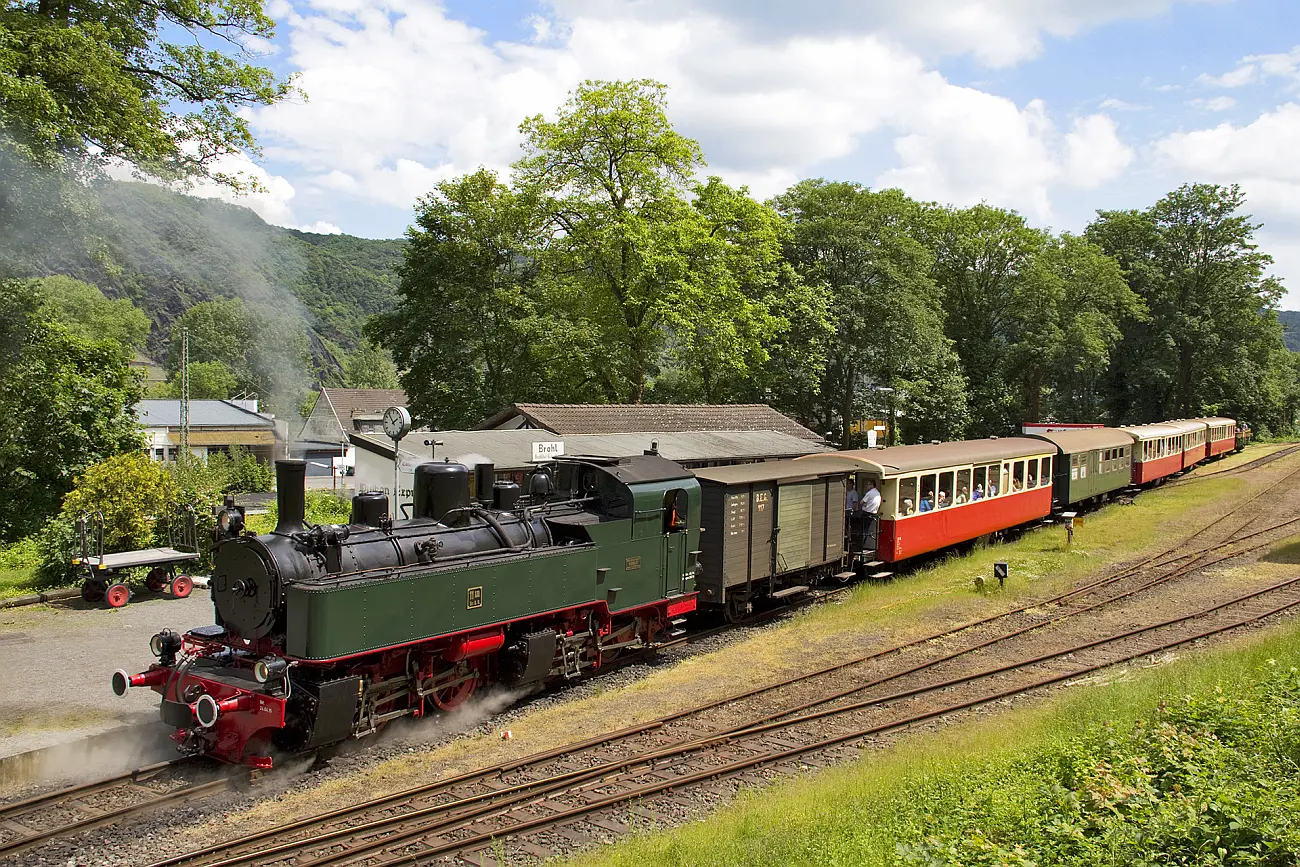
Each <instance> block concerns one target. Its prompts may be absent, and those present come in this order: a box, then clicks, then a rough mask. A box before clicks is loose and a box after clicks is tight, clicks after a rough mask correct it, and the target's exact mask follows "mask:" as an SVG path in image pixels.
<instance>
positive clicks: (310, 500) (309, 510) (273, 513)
mask: <svg viewBox="0 0 1300 867" xmlns="http://www.w3.org/2000/svg"><path fill="white" fill-rule="evenodd" d="M304 511H305V513H306V515H305V518H306V521H307V523H308V524H346V523H347V522H348V521H350V520H351V519H352V503H351V501H350V500H346V499H344V498H343V497H340V496H339V495H338V494H335V493H334V492H333V491H308V492H307V502H306V504H305V509H304ZM266 512H267V514H266V519H265V526H267V527H274V526H275V524H276V522H277V521H278V520H279V518H280V509H279V504H278V503H276V502H275V501H274V500H273V501H271V502H270V503H269V504H267V507H266Z"/></svg>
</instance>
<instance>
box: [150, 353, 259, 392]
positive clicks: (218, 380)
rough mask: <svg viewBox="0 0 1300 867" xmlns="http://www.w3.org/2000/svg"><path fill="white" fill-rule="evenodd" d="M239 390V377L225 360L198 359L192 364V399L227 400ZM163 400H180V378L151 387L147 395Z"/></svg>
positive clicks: (176, 377) (175, 377)
mask: <svg viewBox="0 0 1300 867" xmlns="http://www.w3.org/2000/svg"><path fill="white" fill-rule="evenodd" d="M238 390H239V379H238V378H237V377H236V376H235V373H234V371H232V370H231V369H230V366H229V365H227V364H226V363H225V362H224V361H196V362H191V364H190V399H191V400H225V399H227V398H229V397H232V396H233V395H234V394H235V393H236V392H237V391H238ZM146 396H147V397H150V398H157V399H161V400H179V399H180V396H181V385H180V380H179V378H178V375H177V376H173V377H172V378H171V379H169V380H167V381H166V382H162V383H159V384H157V385H155V386H154V387H153V388H151V389H149V393H148V394H147V395H146Z"/></svg>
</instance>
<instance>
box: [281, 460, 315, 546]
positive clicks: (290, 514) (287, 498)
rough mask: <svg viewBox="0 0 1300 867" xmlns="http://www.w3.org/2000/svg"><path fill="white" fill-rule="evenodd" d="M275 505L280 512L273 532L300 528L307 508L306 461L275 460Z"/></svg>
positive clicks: (294, 530)
mask: <svg viewBox="0 0 1300 867" xmlns="http://www.w3.org/2000/svg"><path fill="white" fill-rule="evenodd" d="M275 505H276V510H277V511H278V512H279V513H280V519H279V520H278V521H276V524H275V532H277V533H296V532H298V531H299V530H301V529H302V528H303V527H302V520H303V517H304V515H305V514H306V509H307V462H306V461H293V460H279V461H276V462H275Z"/></svg>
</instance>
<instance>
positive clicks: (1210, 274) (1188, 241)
mask: <svg viewBox="0 0 1300 867" xmlns="http://www.w3.org/2000/svg"><path fill="white" fill-rule="evenodd" d="M1244 206H1245V195H1244V194H1243V193H1242V192H1241V190H1240V189H1239V188H1238V187H1237V186H1235V185H1234V186H1230V187H1223V186H1217V185H1212V184H1186V185H1184V186H1182V187H1179V188H1178V189H1177V190H1174V191H1173V192H1171V193H1169V194H1168V195H1167V196H1165V197H1164V198H1162V199H1161V200H1160V201H1158V202H1157V203H1156V204H1155V205H1153V206H1152V207H1150V208H1148V209H1147V210H1145V211H1102V212H1100V213H1099V215H1098V218H1097V220H1096V221H1095V222H1094V223H1092V224H1091V225H1090V226H1089V227H1088V229H1087V232H1086V236H1087V237H1088V239H1089V240H1091V241H1092V242H1094V243H1095V244H1097V245H1098V246H1100V247H1101V248H1102V249H1104V250H1105V251H1106V252H1107V253H1109V254H1110V255H1111V256H1113V257H1114V258H1115V259H1116V260H1117V261H1118V262H1119V264H1120V266H1121V268H1123V270H1124V276H1125V278H1126V279H1127V280H1128V283H1129V286H1130V287H1131V288H1132V289H1133V291H1134V292H1136V293H1137V294H1138V295H1139V296H1141V298H1142V300H1143V301H1144V302H1145V304H1146V306H1147V308H1148V309H1149V311H1150V318H1149V319H1148V320H1147V321H1145V322H1144V323H1141V324H1140V325H1139V326H1138V327H1135V328H1132V329H1130V330H1129V331H1128V332H1127V333H1126V334H1125V337H1124V341H1123V343H1122V345H1121V347H1120V350H1119V352H1120V354H1121V356H1122V358H1123V364H1122V365H1119V366H1117V370H1116V372H1115V375H1114V377H1113V388H1112V397H1111V407H1112V415H1113V416H1114V417H1115V419H1116V420H1119V421H1130V422H1132V421H1153V420H1158V419H1161V418H1170V417H1187V416H1195V415H1201V414H1203V413H1206V412H1222V413H1228V414H1232V415H1236V416H1240V417H1243V418H1245V419H1246V420H1248V421H1251V422H1263V423H1264V424H1265V425H1266V426H1268V427H1270V428H1274V426H1281V427H1282V428H1288V429H1289V427H1290V426H1291V425H1292V424H1293V423H1294V419H1293V418H1287V417H1286V413H1285V410H1284V405H1285V402H1286V397H1285V395H1286V394H1287V392H1288V390H1289V388H1290V385H1291V383H1292V382H1293V381H1294V374H1293V372H1292V371H1291V369H1290V364H1289V358H1288V357H1287V356H1286V355H1285V347H1284V344H1283V343H1282V333H1281V326H1280V325H1279V323H1278V321H1277V316H1276V312H1275V311H1276V308H1277V304H1278V301H1279V299H1280V298H1281V296H1282V288H1281V285H1280V284H1279V283H1278V282H1277V281H1276V280H1275V279H1273V278H1271V277H1269V276H1267V275H1266V273H1265V271H1266V269H1267V267H1268V266H1269V265H1270V264H1271V263H1272V258H1271V257H1270V256H1268V255H1267V254H1265V253H1263V252H1261V251H1260V250H1259V249H1258V247H1257V245H1256V244H1255V242H1254V232H1255V230H1256V229H1258V228H1259V226H1258V225H1257V224H1255V223H1253V222H1252V220H1251V217H1250V216H1249V215H1247V214H1243V213H1241V211H1242V209H1243V208H1244Z"/></svg>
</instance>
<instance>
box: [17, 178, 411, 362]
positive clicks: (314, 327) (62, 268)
mask: <svg viewBox="0 0 1300 867" xmlns="http://www.w3.org/2000/svg"><path fill="white" fill-rule="evenodd" d="M86 234H87V235H89V236H90V237H91V238H92V241H93V242H94V243H92V244H89V245H86V247H79V248H76V249H75V251H74V252H71V253H68V252H64V251H60V250H49V251H42V252H43V253H46V255H43V256H41V257H39V258H38V259H36V260H35V261H33V262H32V263H31V267H30V270H29V273H32V274H41V275H48V274H67V275H70V276H73V277H76V278H78V279H81V280H84V281H85V282H87V283H90V284H92V285H95V286H98V287H99V288H100V289H102V290H103V291H104V293H105V294H106V295H108V296H109V297H115V298H128V299H130V300H131V301H132V302H133V303H134V304H135V305H136V306H137V307H139V308H140V309H142V310H144V311H145V312H146V313H147V314H148V315H149V317H150V319H151V320H152V321H153V323H154V325H153V328H152V330H151V331H150V334H149V338H148V342H147V351H148V354H150V355H151V356H153V357H154V358H155V359H156V360H158V361H162V360H163V359H164V358H166V357H167V353H168V349H169V346H168V343H169V340H170V338H171V334H170V330H171V324H172V322H173V321H174V320H175V319H176V318H177V317H179V316H180V315H181V314H183V313H184V312H185V311H186V310H187V309H189V308H191V307H192V306H194V305H195V304H198V303H200V302H204V301H216V300H222V299H231V298H240V299H242V300H244V301H245V302H247V303H248V304H249V305H250V306H251V307H252V308H254V309H255V310H262V311H264V310H268V309H270V310H277V311H279V312H280V313H282V314H286V315H289V316H292V317H297V318H299V319H300V320H301V323H302V325H303V326H304V327H305V331H306V336H307V340H308V343H309V349H310V355H311V362H312V368H313V370H312V371H310V372H311V373H314V374H315V377H316V378H317V379H319V380H321V381H324V382H327V383H329V382H333V381H337V379H338V377H339V375H340V371H341V369H342V366H343V364H344V361H345V353H346V352H350V351H352V350H354V349H356V347H357V345H358V343H359V342H360V340H361V327H362V325H363V324H364V322H365V320H366V319H367V318H368V317H369V316H371V315H372V314H375V313H379V312H382V311H385V310H388V309H390V308H391V307H392V305H393V299H394V295H395V291H396V284H397V280H396V276H395V273H394V272H395V269H396V267H397V265H398V264H399V263H400V262H401V259H402V248H403V244H404V242H403V241H400V240H386V241H374V240H367V239H364V238H356V237H353V236H350V235H314V234H309V233H306V232H298V231H294V230H292V229H282V228H279V227H276V226H270V225H267V224H266V223H265V222H263V221H262V219H261V218H260V217H258V216H257V215H256V214H255V213H253V212H252V211H251V210H249V209H248V208H243V207H239V206H236V205H230V204H226V203H225V202H220V201H216V200H213V199H199V198H195V197H193V196H186V195H181V194H179V193H175V192H171V191H169V190H166V189H164V188H161V187H158V186H155V185H153V184H144V183H120V182H112V183H107V184H105V185H104V186H103V187H102V188H101V191H100V194H99V196H98V202H97V207H94V208H93V211H92V213H91V215H90V220H89V226H88V228H87V230H86ZM87 247H88V248H89V250H87ZM295 300H296V302H297V303H295ZM286 324H288V323H286ZM295 330H296V329H295Z"/></svg>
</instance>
